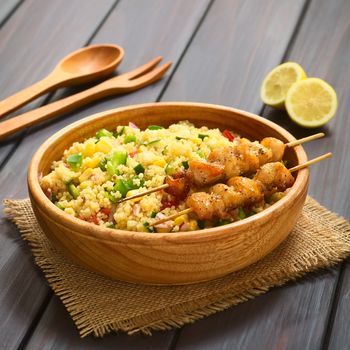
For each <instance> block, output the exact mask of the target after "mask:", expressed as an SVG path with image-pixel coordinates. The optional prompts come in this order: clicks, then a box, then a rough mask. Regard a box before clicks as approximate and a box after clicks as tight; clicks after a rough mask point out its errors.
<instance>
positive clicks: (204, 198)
mask: <svg viewBox="0 0 350 350" xmlns="http://www.w3.org/2000/svg"><path fill="white" fill-rule="evenodd" d="M227 183H228V185H225V184H216V185H214V186H212V187H211V188H210V193H206V192H196V193H193V194H192V195H190V196H189V197H188V198H187V200H186V204H187V205H188V207H190V208H192V209H193V211H194V212H195V213H196V214H197V215H198V217H199V218H200V219H202V220H210V219H213V218H219V219H227V218H229V217H230V214H229V212H230V210H232V209H235V208H239V207H246V206H250V205H253V204H256V203H259V202H260V201H262V200H263V198H264V195H271V194H272V193H274V192H276V191H284V190H286V189H287V188H289V187H291V186H292V185H293V183H294V178H293V176H292V174H291V173H290V171H289V170H288V169H287V168H286V167H285V166H284V165H283V164H282V163H280V162H274V163H267V164H264V165H263V166H262V167H261V168H260V169H259V170H258V172H257V173H256V175H255V176H254V179H249V178H247V177H241V176H235V177H232V178H230V179H229V180H228V182H227Z"/></svg>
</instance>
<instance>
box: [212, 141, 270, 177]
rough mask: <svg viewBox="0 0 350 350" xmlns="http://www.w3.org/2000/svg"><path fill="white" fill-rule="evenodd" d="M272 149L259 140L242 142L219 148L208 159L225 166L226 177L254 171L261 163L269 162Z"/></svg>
mask: <svg viewBox="0 0 350 350" xmlns="http://www.w3.org/2000/svg"><path fill="white" fill-rule="evenodd" d="M271 157H272V151H271V150H270V149H268V148H266V147H263V146H261V145H260V144H259V143H258V142H249V143H248V142H247V143H240V144H239V145H237V146H234V147H230V146H228V147H223V148H217V149H215V150H214V151H212V152H211V153H210V154H209V157H208V161H209V162H213V163H216V164H220V165H222V166H224V167H225V175H226V178H230V177H233V176H239V175H243V174H250V173H254V172H255V171H256V170H257V169H258V168H259V166H260V165H262V164H265V163H266V162H269V161H270V159H271Z"/></svg>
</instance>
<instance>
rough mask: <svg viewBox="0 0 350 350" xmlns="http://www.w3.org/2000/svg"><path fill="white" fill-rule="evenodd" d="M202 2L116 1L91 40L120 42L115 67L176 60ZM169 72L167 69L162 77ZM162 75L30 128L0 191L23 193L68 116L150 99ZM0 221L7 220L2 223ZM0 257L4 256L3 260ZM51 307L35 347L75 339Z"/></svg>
mask: <svg viewBox="0 0 350 350" xmlns="http://www.w3.org/2000/svg"><path fill="white" fill-rule="evenodd" d="M208 4H209V1H208V0H207V1H202V0H196V1H191V2H188V1H186V0H181V1H176V2H173V1H162V0H154V1H146V0H144V1H129V0H128V1H121V2H120V3H118V5H117V7H116V8H115V10H114V11H113V13H111V15H110V16H109V17H108V19H107V21H106V23H105V24H104V25H103V27H102V28H101V29H100V30H99V32H98V33H97V35H96V37H95V38H94V40H93V42H115V43H118V44H120V45H122V46H123V47H124V48H125V51H126V55H125V61H124V62H123V63H122V65H121V69H120V71H121V72H125V71H127V70H129V69H132V68H135V67H137V66H138V65H141V64H143V63H145V62H146V61H148V60H149V59H151V58H153V57H155V56H157V55H159V54H162V55H163V56H164V57H165V59H166V60H169V59H171V60H173V61H174V63H176V62H177V61H178V60H179V59H180V57H181V55H182V53H183V51H184V49H185V48H186V45H187V43H188V41H189V40H190V38H191V36H192V33H193V32H194V31H195V29H196V26H197V24H198V23H199V21H200V19H201V17H202V16H203V14H204V13H205V10H206V8H207V6H208ZM130 24H132V25H130ZM145 28H147V30H145ZM159 28H162V30H159ZM169 38H177V40H176V41H174V40H170V39H169ZM174 66H175V64H174ZM169 76H170V75H169V74H168V75H167V77H169ZM166 81H167V79H166V78H165V79H163V80H162V81H160V82H158V83H157V84H155V85H153V86H149V87H147V88H146V89H144V90H141V91H139V92H135V93H134V94H132V95H126V96H123V97H118V98H116V99H113V98H111V99H108V100H104V101H102V102H100V103H96V104H95V105H93V106H90V107H87V108H84V109H81V110H80V111H78V112H76V113H74V114H69V115H67V116H65V117H64V118H61V119H60V120H57V121H55V122H53V123H46V124H44V125H41V126H38V127H35V128H32V129H31V130H30V132H29V134H28V135H27V137H26V138H25V139H24V140H23V141H22V143H21V144H20V145H19V147H18V149H17V150H16V152H15V153H14V155H13V156H12V157H11V159H10V160H9V161H8V163H7V164H6V167H5V168H4V169H3V170H2V172H1V173H0V176H1V177H2V178H3V179H4V181H2V182H1V183H0V190H1V191H2V193H3V194H4V197H12V198H18V197H24V196H26V195H27V190H26V186H25V178H26V168H27V166H28V163H29V160H30V158H31V156H32V154H33V153H34V151H35V150H36V149H37V147H38V146H39V145H40V144H41V143H42V142H43V141H44V140H45V139H46V138H47V137H48V136H49V135H51V134H52V133H54V132H55V131H57V130H59V129H60V128H62V127H63V126H65V125H67V124H69V123H71V122H72V121H74V120H77V119H80V118H82V117H84V116H87V115H90V114H92V113H95V112H97V111H101V110H104V109H109V108H115V107H117V106H121V105H126V104H131V103H136V102H140V103H141V102H145V101H155V100H156V99H157V98H158V96H159V94H160V92H161V90H162V88H163V87H164V85H165V83H166ZM71 91H73V90H72V89H66V90H64V91H63V93H61V92H59V93H58V94H56V95H55V98H59V96H62V95H65V94H68V93H69V92H71ZM13 174H16V176H13ZM4 225H8V224H7V223H4ZM10 230H11V232H12V231H14V228H12V227H11V228H10ZM14 234H15V233H14ZM0 249H1V248H0ZM6 261H7V260H6V257H5V258H4V263H6ZM11 269H12V270H16V267H15V266H11ZM0 281H1V271H0ZM19 283H20V282H19ZM57 307H58V306H57V303H54V304H51V305H50V308H49V309H47V311H46V312H45V314H44V318H43V319H42V320H41V321H40V323H39V326H38V329H37V331H36V332H35V333H34V335H33V337H32V338H31V339H30V346H32V347H34V348H35V345H36V344H42V341H43V339H45V341H47V345H46V346H47V347H48V348H50V347H51V346H52V347H55V348H57V347H59V346H58V343H62V344H63V345H62V347H64V346H68V347H70V348H71V347H74V345H73V344H76V343H77V332H76V330H75V328H74V327H70V325H69V326H68V327H67V325H66V322H68V321H67V320H68V318H61V317H60V318H56V317H55V315H56V312H58V311H57V310H56V308H57ZM51 319H54V320H55V322H49V323H46V320H51ZM48 333H50V337H51V336H52V343H51V342H50V340H49V339H47V334H48ZM53 334H55V335H53ZM173 334H174V332H167V333H162V334H161V335H157V336H156V337H155V340H154V343H155V345H154V348H158V347H157V344H158V343H159V344H160V343H162V344H163V343H164V344H165V343H167V344H168V346H169V344H170V342H171V340H172V336H173ZM152 338H153V337H152ZM50 339H51V338H50ZM113 339H114V340H113V341H110V342H109V341H106V343H105V342H103V343H101V344H103V345H101V346H103V347H104V348H109V347H110V348H112V347H117V346H119V345H118V344H119V341H120V344H121V345H120V347H121V348H123V344H124V343H125V344H126V342H127V344H128V348H131V347H134V348H138V347H141V344H142V339H143V337H142V336H135V337H132V338H130V340H129V339H128V340H125V339H124V336H121V337H119V336H115V337H114V338H113ZM119 339H120V340H119ZM123 339H124V340H123ZM157 339H158V340H157ZM54 342H55V343H54ZM146 343H147V344H149V346H150V347H151V346H153V345H152V341H151V340H148V341H146ZM67 344H68V345H67ZM70 344H72V345H70ZM88 344H91V345H88ZM94 344H96V343H95V340H94V339H93V338H91V337H89V339H87V340H86V341H84V346H86V347H87V346H93V345H94ZM37 348H38V347H37ZM39 348H40V346H39Z"/></svg>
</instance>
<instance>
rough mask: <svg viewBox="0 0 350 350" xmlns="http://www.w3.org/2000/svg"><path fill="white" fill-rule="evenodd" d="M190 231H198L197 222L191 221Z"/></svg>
mask: <svg viewBox="0 0 350 350" xmlns="http://www.w3.org/2000/svg"><path fill="white" fill-rule="evenodd" d="M189 224H190V231H194V230H198V224H197V221H196V220H190V222H189Z"/></svg>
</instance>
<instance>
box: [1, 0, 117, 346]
mask: <svg viewBox="0 0 350 350" xmlns="http://www.w3.org/2000/svg"><path fill="white" fill-rule="evenodd" d="M95 4H96V2H95V1H90V2H89V4H88V3H86V2H85V1H84V9H83V10H82V8H81V5H82V2H81V1H76V0H74V1H70V2H69V3H62V2H60V1H54V2H50V3H48V2H46V1H26V2H25V3H24V4H23V5H22V6H20V7H19V9H18V10H17V11H16V12H15V14H14V15H13V17H11V18H10V19H9V21H8V22H7V23H6V24H5V26H4V27H3V28H2V29H1V30H0V37H1V40H0V50H1V52H2V55H1V58H0V62H1V67H2V73H1V92H0V93H1V97H5V96H6V95H9V94H11V93H12V92H14V91H15V90H17V89H19V88H22V87H24V86H26V85H27V84H30V83H32V82H33V81H35V80H37V79H38V78H40V77H42V76H43V75H45V73H47V72H48V71H49V70H51V68H52V67H54V66H55V65H56V63H57V61H58V60H59V59H60V58H61V57H62V55H64V54H65V53H68V52H70V51H71V50H73V49H76V48H78V47H81V46H83V45H84V44H85V43H86V41H87V40H88V39H89V37H90V36H91V35H92V33H93V31H94V29H95V27H96V26H97V25H98V24H99V23H100V21H101V20H102V19H103V17H104V15H105V14H106V13H107V12H108V11H109V9H110V8H111V5H112V4H113V1H105V2H104V3H103V4H102V3H101V4H100V6H99V7H98V8H96V7H95ZM78 11H80V13H82V14H83V16H80V17H77V18H75V17H76V13H77V12H78ZM73 19H74V20H73ZM53 20H55V21H56V23H57V26H58V27H59V28H60V30H57V27H55V26H52V21H53ZM87 21H88V22H89V25H88V24H87ZM91 26H92V27H91ZM72 32H73V33H75V36H72ZM52 42H54V43H55V45H52ZM28 43H31V44H28ZM25 58H26V59H27V60H28V63H27V65H23V60H24V59H25ZM10 147H12V145H11V141H10V142H9V143H5V144H2V147H1V151H0V155H1V157H3V156H5V154H6V151H7V150H8V149H9V148H10ZM20 158H21V157H16V158H15V159H14V161H15V163H16V167H6V173H4V172H1V173H0V178H1V181H0V187H1V190H0V192H1V199H3V198H4V197H13V193H14V192H15V191H17V190H19V188H20V187H21V185H20V184H21V183H22V184H24V183H25V176H24V173H25V168H24V169H21V159H20ZM25 158H26V157H24V158H22V162H24V161H25ZM19 169H21V170H19ZM21 171H23V174H22V180H21V181H20V182H19V183H18V184H17V185H14V186H12V185H10V182H11V179H13V178H16V177H19V176H20V172H21ZM6 182H8V185H5V184H6ZM15 187H17V189H16V188H15ZM22 193H23V192H22ZM22 195H23V194H22ZM20 196H21V195H20ZM0 231H1V235H0V285H1V287H0V300H1V310H2V312H1V313H0V348H3V349H12V348H17V346H18V345H19V344H20V342H21V341H22V339H23V337H24V335H25V333H26V331H27V329H28V327H29V325H30V323H31V322H32V320H33V318H34V317H35V315H36V314H37V312H38V310H39V308H40V306H41V304H42V302H43V299H44V297H45V296H46V295H47V293H48V288H47V286H46V284H45V282H44V279H43V278H42V276H41V274H39V273H38V270H37V269H36V268H35V266H34V263H33V260H32V257H31V254H30V252H29V250H28V248H27V247H26V244H25V243H23V242H22V241H21V240H20V238H19V233H18V231H17V230H16V228H15V226H14V225H12V224H10V223H9V222H8V221H7V220H5V219H4V216H3V213H1V221H0Z"/></svg>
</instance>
